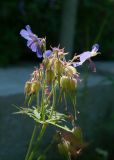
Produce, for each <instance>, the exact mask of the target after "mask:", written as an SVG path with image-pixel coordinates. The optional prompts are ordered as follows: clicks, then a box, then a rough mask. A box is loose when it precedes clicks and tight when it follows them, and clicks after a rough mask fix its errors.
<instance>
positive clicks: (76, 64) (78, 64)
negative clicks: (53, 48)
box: [73, 62, 82, 67]
mask: <svg viewBox="0 0 114 160" xmlns="http://www.w3.org/2000/svg"><path fill="white" fill-rule="evenodd" d="M80 65H82V62H74V63H73V66H74V67H78V66H80Z"/></svg>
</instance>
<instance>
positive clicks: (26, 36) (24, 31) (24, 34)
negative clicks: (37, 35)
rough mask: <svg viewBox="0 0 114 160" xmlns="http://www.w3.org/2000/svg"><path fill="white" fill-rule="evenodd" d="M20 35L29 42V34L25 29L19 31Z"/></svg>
mask: <svg viewBox="0 0 114 160" xmlns="http://www.w3.org/2000/svg"><path fill="white" fill-rule="evenodd" d="M20 35H21V36H22V37H24V38H25V39H27V40H31V38H30V37H29V33H28V32H27V31H26V30H25V29H22V30H21V31H20Z"/></svg>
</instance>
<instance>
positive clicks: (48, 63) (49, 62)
mask: <svg viewBox="0 0 114 160" xmlns="http://www.w3.org/2000/svg"><path fill="white" fill-rule="evenodd" d="M43 64H44V66H45V68H47V69H49V68H50V67H51V66H52V64H53V59H52V58H50V59H48V58H45V59H44V60H43Z"/></svg>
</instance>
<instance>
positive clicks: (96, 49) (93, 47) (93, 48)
mask: <svg viewBox="0 0 114 160" xmlns="http://www.w3.org/2000/svg"><path fill="white" fill-rule="evenodd" d="M98 50H99V45H98V44H94V45H93V46H92V51H93V52H97V51H98Z"/></svg>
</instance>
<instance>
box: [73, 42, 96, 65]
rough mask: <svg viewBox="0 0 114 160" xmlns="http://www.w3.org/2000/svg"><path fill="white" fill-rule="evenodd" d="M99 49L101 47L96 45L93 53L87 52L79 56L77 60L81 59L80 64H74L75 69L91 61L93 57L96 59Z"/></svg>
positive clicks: (93, 47)
mask: <svg viewBox="0 0 114 160" xmlns="http://www.w3.org/2000/svg"><path fill="white" fill-rule="evenodd" d="M98 49H99V45H98V44H94V45H93V46H92V50H91V51H86V52H83V53H82V54H80V55H78V56H77V58H79V62H74V63H73V66H74V67H77V66H80V65H82V64H83V63H84V62H85V61H86V60H88V59H90V58H91V57H94V56H96V55H97V54H98V53H97V51H98Z"/></svg>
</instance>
